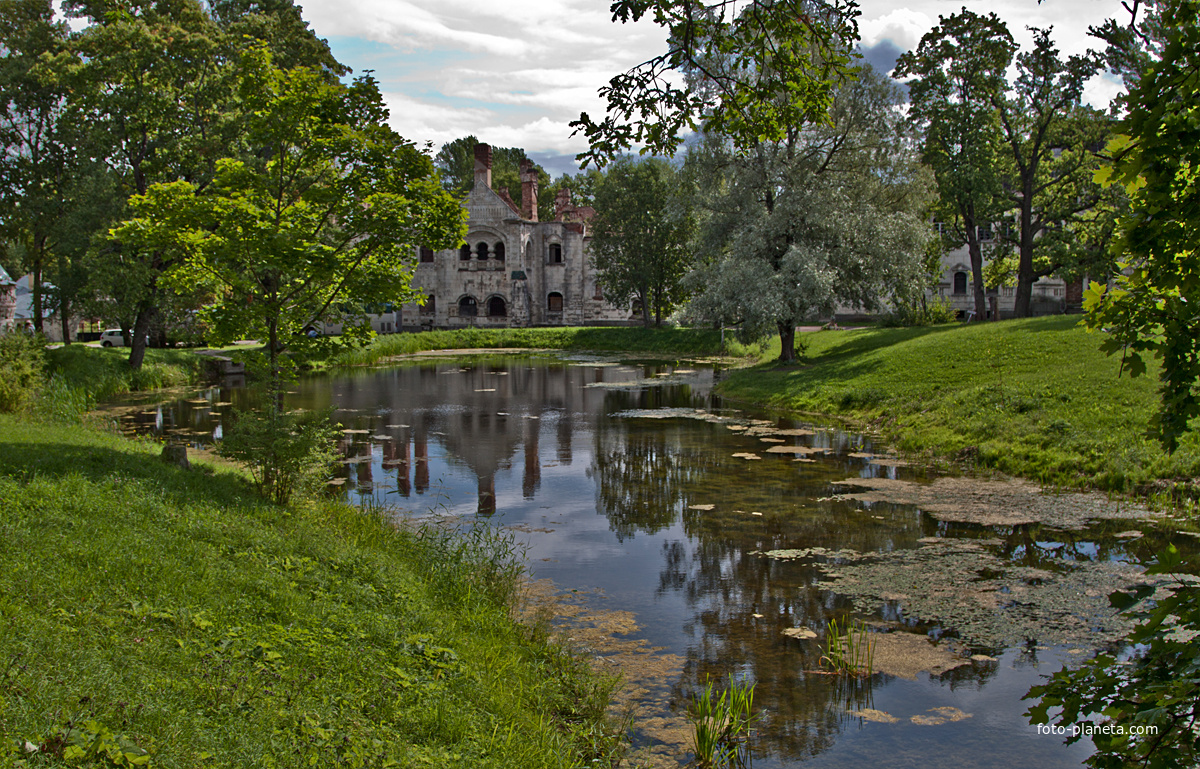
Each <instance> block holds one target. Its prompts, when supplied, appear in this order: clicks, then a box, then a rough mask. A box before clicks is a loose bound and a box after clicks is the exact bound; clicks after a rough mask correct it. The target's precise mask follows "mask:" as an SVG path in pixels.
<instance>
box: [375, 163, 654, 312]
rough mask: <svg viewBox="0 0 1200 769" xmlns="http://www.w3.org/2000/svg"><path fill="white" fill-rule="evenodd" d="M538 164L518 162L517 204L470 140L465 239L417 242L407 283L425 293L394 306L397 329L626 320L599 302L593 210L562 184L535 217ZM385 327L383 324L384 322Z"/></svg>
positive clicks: (607, 305) (599, 291)
mask: <svg viewBox="0 0 1200 769" xmlns="http://www.w3.org/2000/svg"><path fill="white" fill-rule="evenodd" d="M537 184H538V175H537V169H536V168H535V167H534V166H533V163H531V162H530V161H524V162H523V163H522V164H521V203H520V205H519V206H518V205H517V203H516V201H514V200H512V198H511V197H510V196H509V195H508V191H507V190H504V189H502V190H500V191H496V190H494V189H492V149H491V147H489V146H488V145H486V144H479V145H476V147H475V185H474V187H473V188H472V189H471V192H470V193H469V194H468V195H467V197H466V199H465V200H464V201H463V205H464V206H465V207H466V209H467V214H468V219H467V242H466V244H465V245H463V246H462V247H461V248H459V249H457V250H446V251H434V250H432V249H428V248H422V249H420V254H419V258H418V264H417V270H416V274H415V276H414V278H413V286H414V287H416V288H419V289H421V290H422V291H423V292H424V293H425V294H426V296H427V297H428V299H427V300H426V302H425V304H424V305H417V304H415V303H413V304H406V305H404V306H403V308H402V309H401V310H400V311H399V312H397V313H396V315H397V317H396V320H395V323H396V328H397V330H400V329H403V330H406V331H408V330H419V329H422V328H461V327H464V326H479V327H483V328H488V327H522V326H581V325H606V324H614V325H615V324H625V323H629V322H630V321H631V319H632V314H631V312H630V309H629V308H617V307H613V306H612V305H610V304H609V303H608V302H606V301H604V297H603V296H602V294H601V289H600V286H599V284H598V283H597V282H596V272H595V270H594V269H593V267H592V264H591V260H590V256H589V251H588V246H589V242H590V236H589V232H588V226H589V224H590V221H591V219H592V217H593V216H594V215H595V211H594V210H593V209H592V208H590V207H587V206H583V207H579V206H574V205H572V204H571V196H570V192H568V191H567V190H563V191H562V192H560V193H559V195H558V197H557V198H556V200H555V201H554V215H555V216H554V221H552V222H540V221H538V210H537V196H538V189H537ZM388 330H390V329H388Z"/></svg>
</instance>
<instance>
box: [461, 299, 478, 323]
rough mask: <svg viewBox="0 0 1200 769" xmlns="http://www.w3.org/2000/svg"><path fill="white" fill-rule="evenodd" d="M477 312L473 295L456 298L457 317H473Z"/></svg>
mask: <svg viewBox="0 0 1200 769" xmlns="http://www.w3.org/2000/svg"><path fill="white" fill-rule="evenodd" d="M478 314H479V307H478V305H477V304H476V303H475V297H473V296H464V297H463V298H462V299H459V300H458V317H460V318H474V317H475V316H476V315H478Z"/></svg>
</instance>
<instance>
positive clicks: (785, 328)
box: [776, 318, 796, 363]
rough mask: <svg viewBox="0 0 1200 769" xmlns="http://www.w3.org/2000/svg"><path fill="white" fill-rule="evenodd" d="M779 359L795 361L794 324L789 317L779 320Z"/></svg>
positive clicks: (786, 361) (783, 361) (788, 361)
mask: <svg viewBox="0 0 1200 769" xmlns="http://www.w3.org/2000/svg"><path fill="white" fill-rule="evenodd" d="M776 325H777V326H778V327H779V361H780V362H781V363H794V362H795V361H796V324H795V323H794V322H792V319H791V318H788V319H787V321H786V322H785V321H779V322H778V323H777V324H776Z"/></svg>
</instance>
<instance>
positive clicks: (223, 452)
mask: <svg viewBox="0 0 1200 769" xmlns="http://www.w3.org/2000/svg"><path fill="white" fill-rule="evenodd" d="M267 400H268V401H269V403H268V405H266V406H265V407H263V408H262V409H260V410H256V411H237V412H235V413H234V416H233V422H232V424H231V425H229V426H228V427H227V428H226V430H225V437H224V439H223V440H222V441H221V443H220V444H219V445H218V447H217V453H218V454H219V455H220V456H222V457H225V458H226V459H232V460H233V461H235V462H237V463H239V464H240V465H242V466H243V467H245V468H247V469H248V470H249V471H250V475H251V477H252V478H253V479H254V485H255V487H256V488H257V489H258V492H259V493H260V494H262V495H263V496H264V497H266V498H267V499H270V500H273V501H274V502H275V503H276V504H280V505H286V504H287V503H288V502H289V501H291V499H292V498H293V497H295V496H311V495H312V494H314V493H315V492H317V491H318V490H319V489H321V488H322V487H323V484H324V481H325V480H326V479H327V478H328V477H329V468H330V465H332V464H333V462H334V460H335V459H336V451H335V450H334V441H335V440H336V439H337V437H338V432H337V431H336V430H335V429H334V428H333V427H332V426H331V425H330V423H329V417H330V415H331V414H332V411H327V412H300V413H287V412H284V411H283V410H282V409H281V408H280V407H279V406H278V405H277V404H278V402H279V401H278V398H274V397H269V398H268V399H267Z"/></svg>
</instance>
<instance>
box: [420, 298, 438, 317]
mask: <svg viewBox="0 0 1200 769" xmlns="http://www.w3.org/2000/svg"><path fill="white" fill-rule="evenodd" d="M436 311H437V300H436V299H435V297H434V296H433V294H430V295H429V296H427V297H425V304H423V305H421V314H422V315H433V314H434V313H435V312H436Z"/></svg>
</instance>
